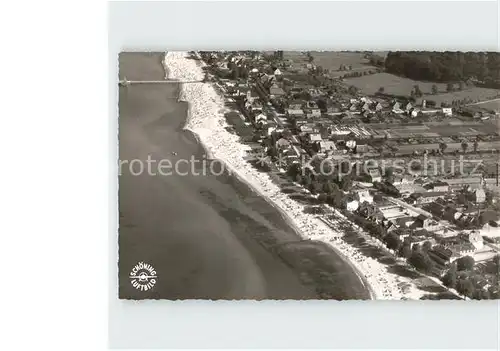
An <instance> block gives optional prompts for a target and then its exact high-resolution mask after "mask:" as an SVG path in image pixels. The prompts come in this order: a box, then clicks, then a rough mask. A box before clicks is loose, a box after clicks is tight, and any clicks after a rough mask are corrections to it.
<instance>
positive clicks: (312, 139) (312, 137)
mask: <svg viewBox="0 0 500 351" xmlns="http://www.w3.org/2000/svg"><path fill="white" fill-rule="evenodd" d="M322 140H323V138H321V134H319V133H311V134H309V142H310V143H315V142H319V141H322Z"/></svg>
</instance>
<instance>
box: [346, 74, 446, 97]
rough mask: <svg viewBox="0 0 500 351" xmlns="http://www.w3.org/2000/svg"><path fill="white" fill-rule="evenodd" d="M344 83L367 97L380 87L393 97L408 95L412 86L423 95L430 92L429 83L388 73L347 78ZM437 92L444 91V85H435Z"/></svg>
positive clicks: (430, 86) (430, 85) (430, 84)
mask: <svg viewBox="0 0 500 351" xmlns="http://www.w3.org/2000/svg"><path fill="white" fill-rule="evenodd" d="M345 82H346V83H347V84H349V85H354V86H355V87H356V88H358V89H360V90H361V91H362V92H363V93H365V94H367V95H373V94H375V93H377V92H378V90H379V88H380V87H384V91H385V93H386V94H394V95H408V96H409V95H410V92H411V90H412V89H413V86H414V85H416V84H418V86H419V87H420V90H421V91H422V93H424V94H430V93H431V92H432V85H433V84H434V83H431V82H418V81H415V80H412V79H408V78H403V77H398V76H395V75H394V74H389V73H377V74H372V75H368V76H363V77H356V78H348V79H346V80H345ZM436 85H437V87H438V91H443V92H445V91H446V84H443V83H438V84H436Z"/></svg>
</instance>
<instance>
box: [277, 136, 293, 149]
mask: <svg viewBox="0 0 500 351" xmlns="http://www.w3.org/2000/svg"><path fill="white" fill-rule="evenodd" d="M276 146H277V147H278V149H282V150H283V149H287V148H289V147H290V142H289V141H288V140H286V139H285V138H280V139H278V141H277V142H276Z"/></svg>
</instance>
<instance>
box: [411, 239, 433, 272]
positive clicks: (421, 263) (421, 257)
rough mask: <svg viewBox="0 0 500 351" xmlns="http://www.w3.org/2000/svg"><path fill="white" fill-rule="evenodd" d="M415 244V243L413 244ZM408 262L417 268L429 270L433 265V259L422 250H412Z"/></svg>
mask: <svg viewBox="0 0 500 351" xmlns="http://www.w3.org/2000/svg"><path fill="white" fill-rule="evenodd" d="M415 246H416V245H415ZM409 262H410V263H411V264H412V265H413V266H414V267H415V268H417V269H421V270H424V271H427V272H428V271H430V270H432V268H433V267H434V261H433V260H432V259H431V258H430V257H429V256H428V255H427V254H426V253H425V252H423V251H422V250H419V249H416V250H413V252H412V254H411V257H410V259H409Z"/></svg>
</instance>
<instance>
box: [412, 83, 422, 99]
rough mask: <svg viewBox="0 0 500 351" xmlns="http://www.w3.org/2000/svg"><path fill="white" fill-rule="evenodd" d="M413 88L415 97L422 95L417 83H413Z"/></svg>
mask: <svg viewBox="0 0 500 351" xmlns="http://www.w3.org/2000/svg"><path fill="white" fill-rule="evenodd" d="M413 89H414V90H415V96H416V97H421V96H422V95H423V94H422V91H421V90H420V87H419V86H418V84H416V85H414V86H413Z"/></svg>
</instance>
